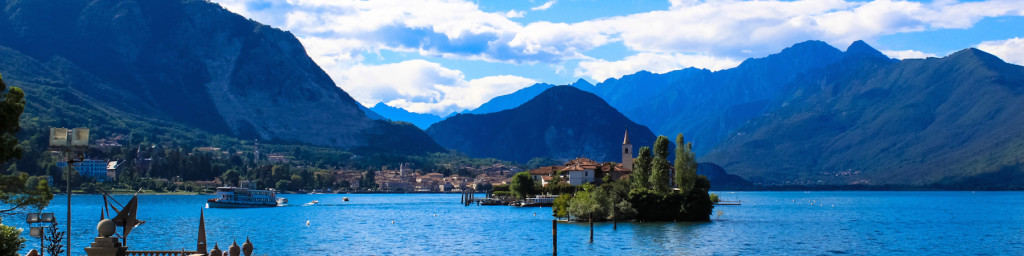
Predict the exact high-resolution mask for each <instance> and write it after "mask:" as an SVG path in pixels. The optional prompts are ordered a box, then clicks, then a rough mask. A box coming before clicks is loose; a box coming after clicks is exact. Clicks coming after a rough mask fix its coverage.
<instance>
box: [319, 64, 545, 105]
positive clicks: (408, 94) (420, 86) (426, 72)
mask: <svg viewBox="0 0 1024 256" xmlns="http://www.w3.org/2000/svg"><path fill="white" fill-rule="evenodd" d="M328 72H329V73H331V76H332V77H333V78H334V79H335V80H336V81H337V82H338V85H339V86H341V87H342V88H344V89H345V91H347V92H349V94H350V95H352V97H353V98H355V99H356V100H357V101H359V102H360V103H362V104H363V105H364V106H372V105H374V104H376V103H377V102H384V103H385V104H387V105H389V106H393V107H400V108H404V109H406V110H408V111H411V112H416V113H429V114H435V115H438V116H446V115H448V114H450V113H452V112H457V111H461V110H465V109H472V108H476V107H479V106H480V105H482V104H483V103H485V102H487V101H488V100H490V99H491V98H493V97H496V96H500V95H504V94H509V93H512V92H515V91H516V90H519V89H522V88H524V87H527V86H529V85H532V84H534V83H536V81H534V80H532V79H528V78H523V77H518V76H507V75H501V76H488V77H483V78H478V79H472V80H466V78H465V75H464V74H463V73H462V71H458V70H453V69H448V68H445V67H442V66H441V65H440V64H438V63H433V62H429V61H425V60H408V61H403V62H399V63H392V64H383V65H355V66H352V67H350V68H347V69H337V70H330V71H328Z"/></svg>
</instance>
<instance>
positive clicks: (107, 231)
mask: <svg viewBox="0 0 1024 256" xmlns="http://www.w3.org/2000/svg"><path fill="white" fill-rule="evenodd" d="M116 230H117V225H116V224H114V221H112V220H110V219H103V220H101V221H100V223H98V224H96V232H98V233H99V237H110V236H112V235H114V231H116Z"/></svg>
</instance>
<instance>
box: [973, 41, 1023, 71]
mask: <svg viewBox="0 0 1024 256" xmlns="http://www.w3.org/2000/svg"><path fill="white" fill-rule="evenodd" d="M977 48H978V49H980V50H982V51H985V52H988V53H991V54H993V55H995V56H998V57H999V58H1000V59H1003V61H1006V62H1008V63H1013V64H1017V65H1024V38H1020V37H1014V38H1010V39H1006V40H997V41H985V42H982V43H981V44H978V46H977Z"/></svg>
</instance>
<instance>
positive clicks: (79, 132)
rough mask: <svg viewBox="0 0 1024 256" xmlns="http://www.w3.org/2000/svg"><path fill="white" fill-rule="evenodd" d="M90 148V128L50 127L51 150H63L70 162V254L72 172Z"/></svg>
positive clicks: (68, 243) (68, 224) (67, 172)
mask: <svg viewBox="0 0 1024 256" xmlns="http://www.w3.org/2000/svg"><path fill="white" fill-rule="evenodd" d="M88 149H89V128H84V127H79V128H74V129H72V130H68V129H67V128H55V127H54V128H50V150H55V151H60V152H63V153H64V157H65V159H67V163H68V167H67V168H68V169H67V171H66V172H65V174H66V176H65V177H64V180H65V181H66V182H67V190H68V219H67V222H66V224H67V233H68V240H67V248H68V256H71V172H72V171H74V170H75V167H74V164H75V163H78V162H82V161H84V160H85V156H84V155H82V153H83V152H85V151H86V150H88ZM72 153H78V157H77V158H71V154H72Z"/></svg>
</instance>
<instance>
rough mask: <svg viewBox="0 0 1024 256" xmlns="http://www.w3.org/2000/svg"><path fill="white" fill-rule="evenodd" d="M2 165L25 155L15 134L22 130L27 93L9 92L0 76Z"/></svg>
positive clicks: (0, 154) (18, 90)
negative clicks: (22, 114) (22, 116)
mask: <svg viewBox="0 0 1024 256" xmlns="http://www.w3.org/2000/svg"><path fill="white" fill-rule="evenodd" d="M3 91H7V93H4V94H0V163H6V162H7V161H9V160H13V159H20V158H21V155H22V153H23V151H22V149H21V147H19V146H18V138H17V137H15V136H14V135H15V133H18V130H19V129H21V123H20V120H21V113H22V112H24V111H25V92H24V91H22V90H21V88H18V87H11V88H10V90H7V84H6V83H4V79H3V76H2V75H0V92H3Z"/></svg>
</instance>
